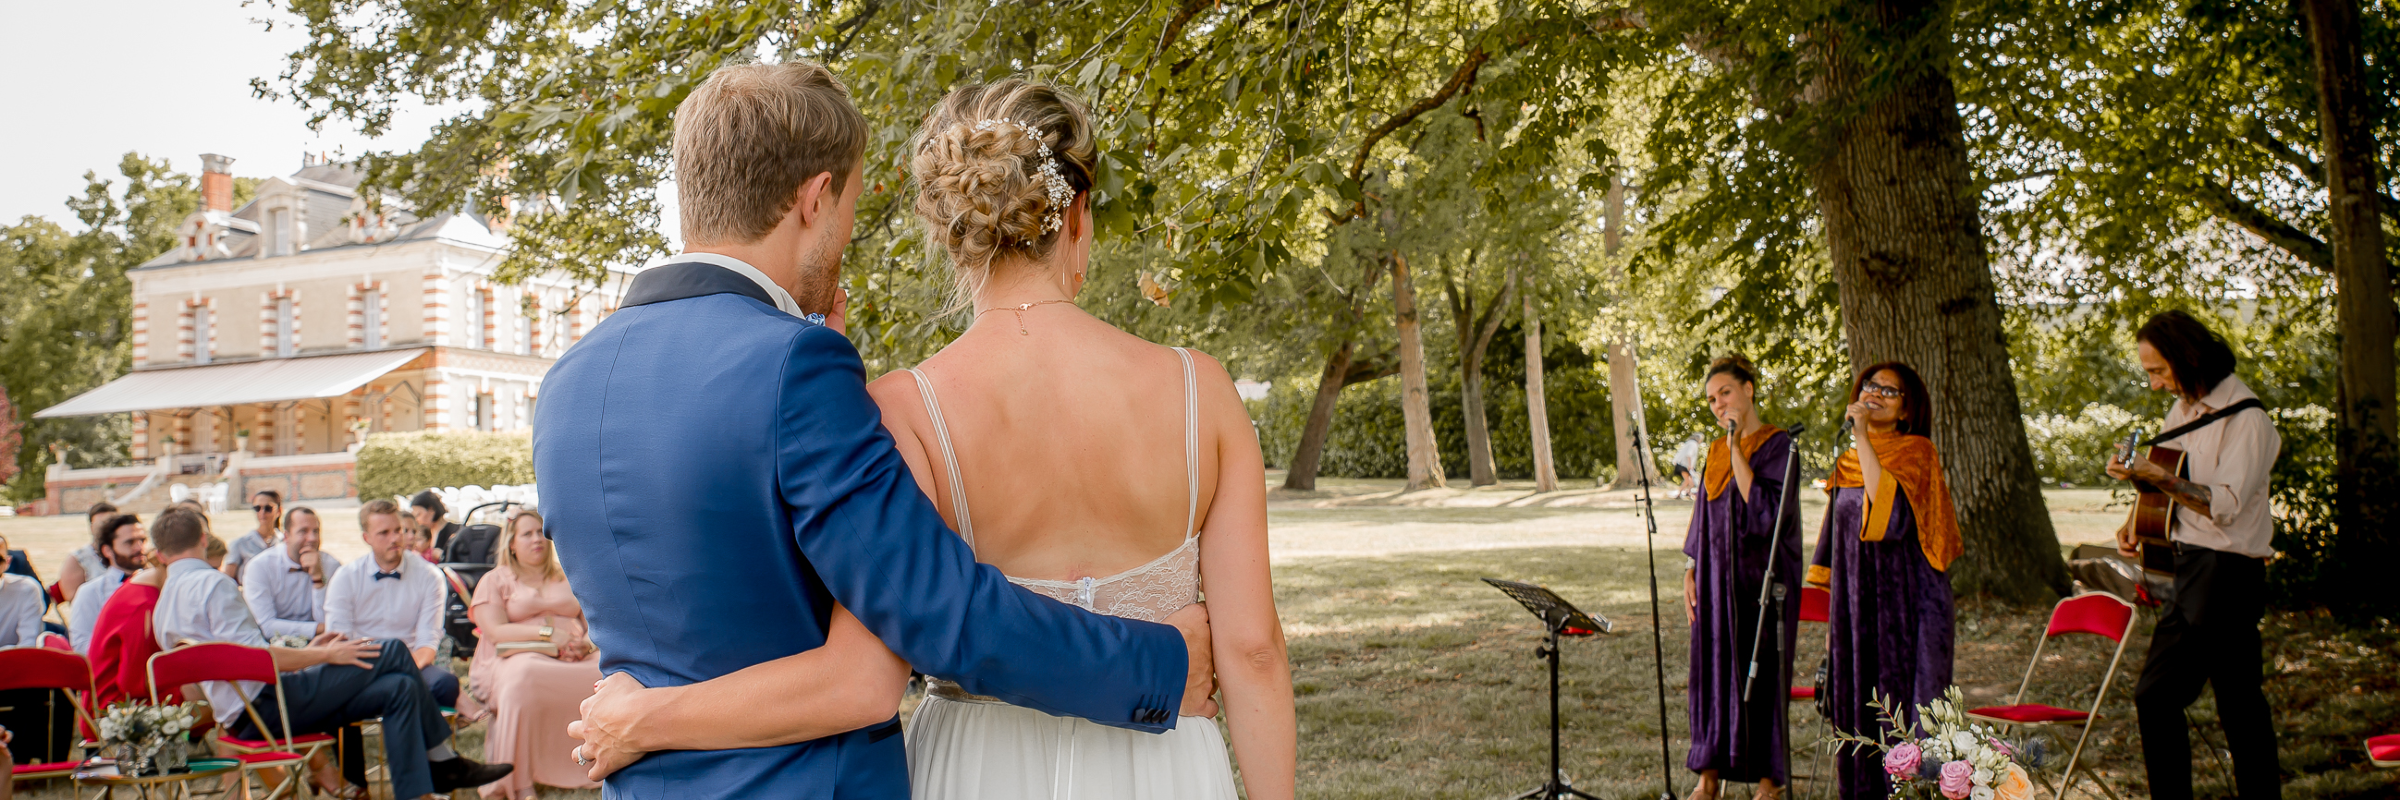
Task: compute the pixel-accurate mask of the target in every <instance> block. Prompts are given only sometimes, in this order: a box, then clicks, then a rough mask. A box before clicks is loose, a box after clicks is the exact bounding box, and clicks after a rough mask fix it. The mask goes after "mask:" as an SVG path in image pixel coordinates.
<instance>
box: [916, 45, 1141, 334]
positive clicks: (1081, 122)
mask: <svg viewBox="0 0 2400 800" xmlns="http://www.w3.org/2000/svg"><path fill="white" fill-rule="evenodd" d="M1027 129H1031V131H1030V132H1029V131H1028V130H1027ZM1037 135H1038V136H1039V137H1040V138H1039V139H1036V138H1034V137H1035V136H1037ZM1045 149H1047V150H1048V151H1049V156H1048V157H1046V158H1045V157H1044V156H1043V155H1042V151H1043V150H1045ZM909 151H910V152H912V153H914V154H915V155H914V157H913V158H911V159H910V161H909V174H910V176H911V177H912V178H913V179H914V180H915V182H916V186H917V198H916V204H915V211H916V214H917V221H918V223H919V224H921V225H923V226H924V228H925V236H926V239H927V240H928V241H931V242H933V243H935V244H939V245H941V247H942V249H943V250H945V251H947V252H948V253H949V254H950V263H951V266H952V267H953V268H954V269H955V270H956V272H957V278H958V291H959V299H960V301H961V302H965V301H967V300H968V299H969V298H971V297H973V296H974V293H975V292H976V291H977V290H979V289H981V288H982V287H983V285H984V282H985V281H987V280H989V279H990V278H991V272H992V266H993V264H994V263H996V262H998V261H1000V260H1002V259H1003V257H1006V256H1011V255H1014V256H1020V257H1023V258H1026V259H1032V260H1039V259H1042V258H1045V257H1047V256H1049V254H1050V250H1051V248H1052V247H1054V246H1056V245H1057V243H1058V240H1059V232H1060V231H1062V230H1064V229H1065V226H1064V225H1063V224H1059V223H1058V222H1054V220H1058V221H1063V220H1064V219H1065V217H1066V214H1067V206H1068V205H1070V204H1072V203H1073V202H1074V198H1075V196H1077V195H1080V194H1083V193H1084V192H1086V191H1089V190H1090V189H1091V187H1092V164H1093V160H1094V158H1095V157H1096V155H1097V152H1098V151H1097V147H1096V146H1095V144H1094V142H1093V139H1092V121H1091V115H1090V114H1089V113H1088V112H1086V111H1085V110H1084V106H1083V101H1081V100H1079V99H1077V98H1075V97H1074V96H1073V95H1071V94H1069V93H1068V92H1067V91H1066V90H1064V89H1060V88H1057V87H1054V86H1050V85H1048V84H1043V83H1036V82H1032V81H1025V80H1020V79H1017V78H1009V79H1007V80H1003V81H1000V82H998V83H992V84H987V85H981V86H968V87H965V88H961V89H959V90H957V91H954V92H951V93H950V96H948V97H945V98H942V102H941V103H940V104H939V105H936V106H935V107H934V109H933V113H931V114H929V115H927V116H926V117H925V125H924V127H923V128H921V129H919V130H918V131H917V136H916V139H915V140H914V141H913V142H911V143H910V147H909ZM1052 171H1055V173H1056V175H1057V178H1058V180H1059V181H1063V182H1064V184H1065V188H1066V190H1067V191H1066V192H1065V193H1064V194H1063V196H1061V193H1059V192H1058V191H1056V189H1055V187H1054V185H1053V184H1054V183H1055V182H1054V181H1053V180H1052V178H1051V175H1050V174H1049V173H1050V172H1052Z"/></svg>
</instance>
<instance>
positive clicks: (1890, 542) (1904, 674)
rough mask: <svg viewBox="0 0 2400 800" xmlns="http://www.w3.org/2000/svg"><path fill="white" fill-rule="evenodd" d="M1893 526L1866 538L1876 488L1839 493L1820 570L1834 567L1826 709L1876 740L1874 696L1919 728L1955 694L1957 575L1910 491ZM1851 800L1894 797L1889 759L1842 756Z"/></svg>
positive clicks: (1902, 495)
mask: <svg viewBox="0 0 2400 800" xmlns="http://www.w3.org/2000/svg"><path fill="white" fill-rule="evenodd" d="M1892 496H1893V498H1894V502H1893V507H1892V516H1891V523H1890V526H1891V527H1890V528H1889V529H1888V530H1886V531H1885V532H1884V535H1883V540H1882V541H1879V542H1864V541H1859V537H1858V531H1859V528H1860V527H1861V525H1862V524H1863V520H1862V516H1863V514H1862V512H1863V511H1864V510H1865V505H1866V503H1865V498H1866V490H1865V489H1861V488H1857V487H1844V488H1839V489H1835V490H1833V501H1832V504H1831V505H1830V506H1829V507H1828V508H1826V510H1825V530H1824V532H1823V533H1822V534H1820V535H1819V536H1818V538H1817V554H1816V558H1815V559H1814V560H1813V563H1815V564H1817V565H1819V566H1824V567H1829V568H1831V570H1832V573H1833V574H1832V576H1831V577H1832V586H1831V587H1829V588H1830V592H1831V594H1832V602H1831V604H1830V605H1831V608H1830V609H1829V610H1830V612H1831V613H1830V614H1828V616H1829V617H1830V619H1829V620H1828V622H1829V624H1828V626H1827V627H1828V628H1829V631H1828V633H1827V636H1828V642H1827V647H1826V651H1827V655H1826V659H1827V662H1828V663H1827V665H1826V666H1827V668H1826V676H1825V695H1826V698H1825V701H1824V704H1825V707H1826V708H1827V709H1829V710H1830V712H1831V713H1832V715H1833V719H1832V720H1831V722H1832V723H1833V727H1834V728H1835V729H1837V730H1842V731H1847V732H1851V733H1857V734H1861V735H1872V734H1873V733H1874V732H1875V730H1876V719H1875V710H1874V709H1872V708H1868V707H1867V702H1868V701H1869V700H1872V699H1874V693H1881V694H1882V695H1883V696H1884V697H1886V698H1888V701H1889V702H1890V703H1891V705H1892V708H1891V711H1892V713H1894V714H1895V715H1897V716H1899V717H1900V718H1901V719H1902V720H1903V724H1905V725H1908V726H1910V727H1912V728H1913V727H1914V726H1915V725H1916V719H1917V715H1916V707H1917V705H1918V704H1920V703H1924V702H1926V701H1929V700H1932V699H1934V698H1937V697H1940V696H1942V693H1943V692H1944V691H1946V690H1948V689H1949V688H1950V674H1951V666H1952V664H1951V655H1952V642H1953V640H1954V639H1955V638H1956V622H1955V620H1954V619H1953V616H1952V607H1951V602H1950V576H1949V575H1946V574H1944V573H1943V572H1941V571H1940V570H1936V569H1934V568H1933V564H1932V562H1929V561H1926V560H1925V550H1924V548H1923V547H1922V546H1921V545H1919V544H1918V543H1917V515H1916V511H1915V509H1913V508H1911V507H1910V506H1909V502H1908V496H1907V493H1906V492H1895V493H1893V495H1892ZM1834 766H1835V772H1836V774H1838V775H1839V776H1840V781H1839V782H1840V784H1841V796H1842V798H1843V800H1884V799H1885V798H1887V797H1889V796H1891V778H1890V777H1888V776H1886V775H1885V774H1884V772H1883V757H1882V754H1880V753H1852V752H1850V751H1849V749H1848V748H1845V749H1844V750H1843V751H1842V752H1840V753H1838V754H1837V755H1836V756H1835V757H1834Z"/></svg>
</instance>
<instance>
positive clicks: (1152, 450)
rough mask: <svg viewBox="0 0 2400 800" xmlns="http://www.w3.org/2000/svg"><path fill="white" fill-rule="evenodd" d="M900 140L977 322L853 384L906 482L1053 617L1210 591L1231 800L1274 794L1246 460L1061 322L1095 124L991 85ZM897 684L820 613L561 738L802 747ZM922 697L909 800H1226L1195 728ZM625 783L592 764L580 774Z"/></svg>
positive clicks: (1039, 89) (1157, 361)
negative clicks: (776, 654)
mask: <svg viewBox="0 0 2400 800" xmlns="http://www.w3.org/2000/svg"><path fill="white" fill-rule="evenodd" d="M912 144H913V147H912V148H911V149H912V151H913V152H914V154H915V155H914V158H913V160H912V162H911V164H910V168H911V172H912V173H913V175H914V179H915V184H916V188H917V197H916V201H915V212H916V215H917V217H918V221H919V222H920V223H921V224H922V225H923V226H924V228H925V231H926V233H927V239H928V240H929V241H932V242H936V243H939V244H940V245H942V247H943V248H944V249H945V250H946V251H947V252H948V255H949V260H950V263H951V266H952V267H953V269H954V270H955V271H956V277H957V283H958V288H959V292H960V294H961V296H962V297H963V298H964V299H965V300H967V301H969V302H971V303H972V305H973V308H974V311H975V317H974V322H973V324H972V325H971V326H970V327H969V328H968V330H967V332H966V333H965V334H963V335H961V336H960V337H959V338H958V340H957V341H955V342H952V343H951V344H950V345H949V346H948V347H945V348H943V349H942V351H941V352H939V353H936V354H935V355H934V356H933V357H932V358H930V359H927V360H926V361H925V362H924V363H923V364H920V365H918V366H917V367H916V368H914V369H909V370H903V371H899V372H894V373H891V374H888V375H885V376H883V377H882V378H880V379H878V380H876V381H875V382H874V383H872V384H871V385H869V386H868V391H869V392H870V393H871V394H872V395H873V396H874V398H875V402H876V404H877V405H878V406H880V407H881V410H882V413H883V422H884V426H885V427H886V428H887V429H889V430H890V431H891V434H892V439H893V441H894V443H895V444H896V445H897V446H898V448H899V450H900V454H901V456H902V458H903V459H904V460H905V461H907V463H908V467H909V470H910V472H911V473H912V474H913V475H914V476H915V478H916V482H917V485H918V486H919V487H922V488H924V489H925V491H926V492H927V494H929V495H931V496H932V498H933V500H934V503H935V504H936V505H937V506H938V507H939V508H940V510H941V513H942V516H943V518H944V519H945V520H947V521H948V522H949V523H950V526H951V528H952V529H954V530H956V531H958V533H959V535H960V536H962V537H964V538H965V539H966V540H967V543H968V544H969V545H970V546H972V547H973V548H974V549H975V552H976V558H977V560H980V561H983V562H985V563H988V564H991V565H993V566H995V567H998V568H999V569H1000V571H1001V572H1003V573H1005V574H1007V575H1008V576H1009V580H1011V581H1012V582H1015V583H1017V584H1018V585H1020V586H1023V587H1025V588H1026V589H1029V590H1031V591H1034V592H1037V593H1040V594H1043V595H1046V596H1048V597H1051V598H1053V599H1056V600H1058V601H1059V602H1063V603H1070V604H1074V605H1078V606H1081V607H1083V608H1085V609H1088V610H1092V611H1096V612H1099V613H1102V614H1110V615H1114V616H1119V617H1130V618H1136V619H1144V620H1150V621H1158V620H1163V619H1165V618H1166V617H1167V615H1168V614H1170V613H1173V612H1175V611H1177V610H1179V609H1181V608H1183V607H1185V606H1187V605H1191V604H1193V603H1195V602H1197V601H1198V600H1199V594H1200V589H1201V588H1202V577H1203V576H1206V579H1207V580H1206V589H1207V593H1208V598H1207V599H1208V607H1207V611H1208V618H1209V629H1210V636H1211V639H1212V641H1213V642H1214V644H1213V645H1212V648H1211V649H1212V651H1213V653H1214V661H1215V666H1216V669H1217V682H1218V686H1219V687H1220V688H1221V690H1222V694H1221V697H1222V699H1223V703H1224V712H1225V720H1226V726H1227V727H1228V728H1229V729H1230V730H1231V733H1232V751H1233V753H1232V754H1233V756H1234V757H1236V758H1238V759H1239V760H1240V762H1241V764H1242V771H1241V782H1242V784H1243V785H1242V788H1243V789H1246V790H1247V796H1248V797H1249V798H1251V800H1269V799H1270V798H1288V797H1291V796H1292V795H1293V790H1294V786H1293V782H1294V770H1295V761H1296V759H1297V743H1296V742H1297V734H1296V731H1295V724H1294V719H1293V710H1292V687H1291V668H1290V665H1289V664H1288V662H1287V661H1286V660H1285V656H1284V641H1283V633H1282V626H1281V624H1280V623H1279V622H1278V620H1277V618H1276V614H1275V600H1274V593H1273V588H1272V587H1271V586H1270V585H1269V580H1268V575H1267V519H1266V481H1265V467H1264V466H1263V463H1262V460H1261V458H1260V455H1259V449H1258V440H1257V437H1256V435H1255V434H1254V433H1253V432H1252V428H1251V425H1250V420H1249V416H1248V413H1247V411H1246V410H1245V409H1244V407H1243V405H1242V402H1241V399H1240V397H1239V396H1237V395H1236V394H1235V392H1234V390H1233V382H1232V380H1231V378H1230V377H1229V376H1228V375H1227V374H1226V372H1225V369H1224V367H1223V366H1221V365H1219V364H1218V363H1217V362H1216V360H1215V359H1212V358H1209V357H1208V356H1206V355H1203V354H1200V353H1196V352H1192V351H1190V350H1186V349H1183V348H1169V347H1161V346H1159V345H1156V344H1152V343H1150V342H1147V341H1143V340H1142V339H1140V338H1137V337H1134V336H1132V335H1130V334H1127V333H1125V332H1123V331H1120V330H1117V329H1116V328H1115V327H1113V326H1111V325H1109V324H1108V323H1106V322H1102V321H1101V320H1099V319H1097V318H1095V317H1093V316H1091V315H1090V314H1087V313H1085V312H1084V311H1083V310H1082V309H1080V308H1078V307H1077V306H1076V305H1075V304H1074V299H1075V296H1076V294H1077V293H1078V292H1080V291H1081V290H1082V288H1083V286H1084V281H1085V277H1086V271H1087V270H1088V268H1089V266H1090V259H1091V251H1092V239H1093V229H1092V214H1091V207H1090V200H1091V197H1090V194H1089V190H1090V188H1091V185H1092V174H1093V165H1094V159H1095V157H1096V155H1097V152H1098V151H1097V146H1096V143H1095V142H1094V139H1093V131H1092V124H1091V120H1090V117H1089V114H1088V113H1087V112H1086V111H1085V109H1084V107H1083V105H1082V103H1081V102H1080V101H1078V100H1077V99H1076V98H1074V97H1072V96H1070V95H1069V94H1067V93H1066V92H1065V91H1063V90H1060V89H1057V88H1054V87H1051V86H1048V85H1044V84H1041V83H1035V82H1028V81H1022V80H1016V79H1010V80H1004V81H1001V82H998V83H994V84H990V85H987V86H970V87H967V88H962V89H959V90H957V91H955V92H952V93H951V94H950V96H949V97H947V98H944V99H943V101H942V102H941V104H940V105H939V106H938V107H937V108H935V110H934V111H933V113H932V114H931V115H929V116H927V118H926V120H925V124H924V127H923V128H922V129H921V130H920V131H919V132H918V134H917V136H916V138H915V140H914V141H913V143H912ZM966 611H967V610H966V609H961V612H962V613H965V612H966ZM907 675H908V669H907V666H906V665H905V664H902V663H900V661H899V659H898V658H897V657H895V656H893V655H892V654H891V652H890V651H889V650H886V649H885V648H884V646H883V644H882V642H880V641H878V640H876V639H875V638H874V637H873V636H872V635H871V634H868V633H867V632H866V631H865V629H864V628H863V627H862V626H860V625H859V624H858V623H857V621H856V620H855V619H852V618H850V617H849V615H848V612H846V611H839V610H837V612H836V615H835V619H834V623H833V626H832V630H831V633H830V634H829V636H828V639H827V642H826V645H825V646H824V647H821V648H818V649H816V650H811V651H809V652H806V653H801V654H799V655H795V656H791V657H788V658H784V659H781V660H778V661H773V662H768V663H766V664H760V665H757V666H754V667H751V668H749V669H745V670H742V671H740V672H737V673H734V674H731V675H727V676H724V677H721V678H717V679H715V680H710V681H706V682H702V683H697V684H692V685H688V686H681V687H673V688H660V689H644V688H641V686H640V685H639V684H638V683H635V682H634V681H633V679H632V678H631V677H630V676H627V675H623V674H617V675H612V676H610V677H609V679H608V680H606V681H604V682H603V683H602V685H601V688H600V691H599V692H598V693H597V694H595V695H594V696H593V697H592V699H590V700H588V701H586V702H585V705H584V721H583V722H579V723H577V724H576V727H577V733H578V734H579V735H582V736H584V737H585V738H586V739H587V740H592V741H596V742H604V743H606V744H607V745H608V746H607V747H604V748H600V749H601V750H602V751H609V752H615V753H628V754H634V755H633V757H638V753H641V752H648V751H656V750H718V749H732V748H741V747H759V746H767V745H775V744H784V743H790V742H798V741H805V740H808V739H813V738H819V737H822V736H827V735H831V734H834V733H840V732H844V731H848V730H855V729H858V728H863V727H867V726H869V725H874V724H878V723H883V722H886V721H888V720H890V719H891V714H892V709H893V706H894V703H893V702H892V701H893V700H894V698H896V696H897V695H898V694H899V687H900V685H901V684H903V683H904V682H905V681H906V680H907ZM926 695H927V696H926V698H925V700H924V702H923V703H922V704H921V705H919V706H918V708H917V711H916V715H915V716H914V717H913V718H912V719H911V720H910V724H909V725H908V726H907V736H908V738H907V744H908V746H907V748H906V749H907V752H908V771H909V784H910V786H911V787H912V788H911V793H912V795H913V796H914V797H916V798H918V799H919V800H950V799H951V798H995V799H996V800H997V799H1007V798H1035V797H1057V798H1071V797H1105V798H1123V797H1139V798H1184V797H1190V798H1227V799H1228V800H1229V799H1230V798H1233V797H1235V786H1234V776H1233V769H1232V764H1231V763H1230V762H1229V760H1228V759H1227V754H1226V749H1227V748H1226V742H1225V738H1224V736H1223V735H1222V734H1220V732H1219V730H1218V728H1217V725H1216V724H1215V721H1214V720H1213V719H1210V718H1207V717H1185V718H1183V719H1182V720H1180V721H1179V722H1178V724H1177V725H1176V726H1175V728H1174V729H1173V730H1170V731H1168V732H1167V733H1165V734H1158V735H1153V734H1147V733H1140V732H1136V731H1131V730H1125V729H1120V728H1112V727H1106V726H1102V725H1099V724H1096V723H1092V722H1089V721H1086V720H1080V719H1070V718H1064V717H1054V716H1050V715H1048V714H1045V713H1042V712H1039V711H1034V710H1032V709H1028V708H1022V707H1019V706H1014V705H1009V704H1007V702H1006V701H1004V700H1001V699H997V698H990V697H979V696H975V695H970V694H967V693H966V692H965V691H963V690H961V689H960V688H959V687H958V686H957V684H954V683H950V682H948V681H944V680H941V679H940V678H938V677H929V678H928V679H927V691H926ZM765 698H775V699H773V700H766V699H765ZM769 706H772V707H773V708H775V709H776V710H777V713H772V714H770V713H763V712H764V711H765V710H766V709H767V708H768V707H769ZM791 710H802V711H801V712H800V713H787V712H789V711H791ZM624 763H626V758H624V757H615V758H609V757H604V758H602V759H601V760H600V761H599V762H598V763H597V764H596V765H595V766H594V767H593V774H592V778H593V779H594V780H598V779H599V778H600V777H602V776H603V775H605V774H607V772H609V771H613V770H615V769H618V768H621V767H623V766H624Z"/></svg>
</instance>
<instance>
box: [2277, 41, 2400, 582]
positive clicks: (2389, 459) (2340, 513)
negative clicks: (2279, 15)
mask: <svg viewBox="0 0 2400 800" xmlns="http://www.w3.org/2000/svg"><path fill="white" fill-rule="evenodd" d="M2294 5H2297V6H2299V7H2300V12H2301V16H2302V17H2303V21H2304V22H2305V23H2306V27H2305V30H2306V31H2307V33H2308V39H2309V43H2310V45H2311V48H2312V50H2313V51H2314V55H2315V61H2316V70H2317V98H2318V104H2319V105H2318V108H2319V112H2318V118H2319V124H2320V125H2321V126H2322V127H2323V128H2324V133H2325V150H2324V152H2325V172H2326V176H2325V186H2326V194H2327V195H2328V197H2327V199H2328V201H2329V202H2328V203H2327V207H2328V209H2327V210H2328V212H2329V213H2328V216H2331V217H2332V221H2333V236H2332V239H2333V241H2332V245H2333V275H2334V281H2335V284H2336V297H2335V301H2334V309H2335V311H2334V313H2335V318H2336V319H2337V320H2338V321H2339V322H2340V326H2341V337H2342V363H2341V397H2342V403H2341V409H2340V412H2341V413H2340V418H2341V419H2340V425H2341V431H2340V433H2339V435H2338V436H2337V437H2336V439H2335V442H2336V452H2337V453H2338V455H2337V460H2336V462H2335V467H2334V470H2335V472H2334V476H2335V485H2336V487H2337V491H2338V492H2339V494H2338V495H2337V497H2336V498H2335V500H2334V519H2335V525H2336V526H2338V530H2339V538H2338V539H2337V540H2336V542H2335V545H2334V547H2335V556H2336V558H2335V560H2334V563H2335V564H2336V565H2337V567H2336V568H2337V569H2340V570H2343V571H2349V570H2350V569H2361V572H2360V573H2355V574H2353V575H2351V576H2347V577H2350V578H2351V579H2349V580H2337V581H2336V584H2337V585H2340V586H2343V587H2344V591H2345V592H2350V593H2353V597H2354V598H2356V599H2358V600H2362V601H2365V602H2366V603H2368V604H2369V605H2368V606H2367V607H2370V608H2371V607H2389V606H2390V605H2391V604H2392V601H2391V600H2389V599H2386V595H2387V593H2386V592H2385V591H2384V590H2383V589H2382V584H2380V583H2377V582H2375V581H2374V580H2372V579H2370V578H2369V575H2368V574H2365V573H2364V570H2381V569H2384V568H2386V567H2388V566H2389V565H2390V563H2391V558H2392V557H2393V556H2394V555H2395V552H2394V551H2395V547H2394V543H2395V542H2396V541H2400V539H2396V538H2395V536H2394V534H2393V532H2392V524H2393V523H2394V522H2395V521H2400V492H2395V491H2394V488H2395V480H2396V478H2400V476H2396V475H2395V466H2396V465H2395V464H2394V463H2393V459H2394V441H2393V437H2394V420H2395V417H2394V410H2393V400H2394V397H2393V395H2394V385H2393V384H2394V377H2393V374H2392V373H2393V359H2392V344H2393V342H2392V337H2393V326H2394V319H2393V312H2392V297H2391V293H2390V291H2389V289H2388V288H2387V287H2389V286H2391V265H2390V263H2389V262H2388V261H2386V258H2385V254H2384V249H2383V226H2382V221H2381V220H2382V217H2381V213H2382V209H2381V208H2379V203H2380V197H2379V195H2380V189H2381V185H2382V184H2381V182H2380V181H2379V180H2378V179H2377V176H2376V174H2375V171H2376V163H2375V158H2376V145H2375V139H2374V127H2373V122H2374V119H2373V116H2374V114H2375V105H2374V103H2373V102H2371V100H2370V93H2369V92H2370V90H2369V87H2368V84H2367V75H2366V64H2365V62H2364V60H2363V59H2362V58H2361V55H2360V45H2359V11H2358V2H2357V0H2298V2H2295V3H2294Z"/></svg>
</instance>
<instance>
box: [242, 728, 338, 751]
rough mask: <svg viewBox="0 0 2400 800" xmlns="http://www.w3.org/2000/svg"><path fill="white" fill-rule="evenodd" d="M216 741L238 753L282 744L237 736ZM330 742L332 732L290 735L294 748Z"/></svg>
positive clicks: (272, 747) (331, 740)
mask: <svg viewBox="0 0 2400 800" xmlns="http://www.w3.org/2000/svg"><path fill="white" fill-rule="evenodd" d="M217 741H220V742H224V743H225V746H227V747H231V748H233V749H234V751H235V752H239V753H257V752H265V751H269V750H275V749H277V748H280V747H282V746H283V744H282V743H280V742H271V741H268V740H265V739H244V738H241V737H238V736H218V737H217ZM332 743H333V734H330V733H303V734H300V735H298V736H294V737H292V742H291V744H292V747H293V748H295V749H296V748H300V747H304V746H307V745H312V744H332Z"/></svg>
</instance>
